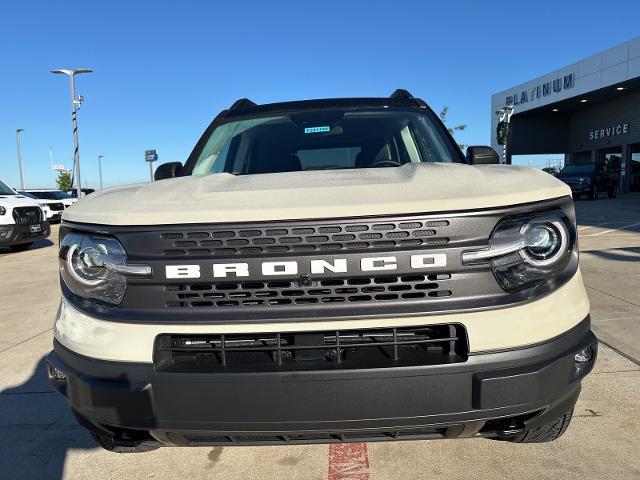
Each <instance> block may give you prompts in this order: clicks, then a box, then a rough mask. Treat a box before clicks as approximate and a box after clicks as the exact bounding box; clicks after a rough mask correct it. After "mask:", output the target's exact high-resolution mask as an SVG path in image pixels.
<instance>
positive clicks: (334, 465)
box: [328, 443, 369, 480]
mask: <svg viewBox="0 0 640 480" xmlns="http://www.w3.org/2000/svg"><path fill="white" fill-rule="evenodd" d="M328 480H369V456H368V455H367V444H366V443H332V444H330V445H329V477H328Z"/></svg>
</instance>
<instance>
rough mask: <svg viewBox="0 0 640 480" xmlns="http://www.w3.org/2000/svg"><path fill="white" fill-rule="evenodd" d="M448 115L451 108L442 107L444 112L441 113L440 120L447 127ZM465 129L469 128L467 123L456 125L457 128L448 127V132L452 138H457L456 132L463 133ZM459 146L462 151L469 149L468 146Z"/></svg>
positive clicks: (461, 144) (460, 144)
mask: <svg viewBox="0 0 640 480" xmlns="http://www.w3.org/2000/svg"><path fill="white" fill-rule="evenodd" d="M447 113H449V107H447V106H445V107H442V111H441V112H440V120H442V123H444V124H445V126H447ZM465 128H467V124H466V123H463V124H460V125H456V126H455V127H449V126H447V130H449V133H450V134H451V135H452V136H455V134H456V132H462V131H463V130H464V129H465ZM458 146H459V147H460V149H461V150H464V149H465V148H467V146H466V145H465V144H463V143H459V144H458Z"/></svg>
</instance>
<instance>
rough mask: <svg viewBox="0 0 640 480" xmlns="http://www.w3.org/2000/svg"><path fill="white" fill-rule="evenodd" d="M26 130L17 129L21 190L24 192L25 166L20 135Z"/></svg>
mask: <svg viewBox="0 0 640 480" xmlns="http://www.w3.org/2000/svg"><path fill="white" fill-rule="evenodd" d="M21 132H24V128H16V146H17V148H18V170H20V189H21V190H24V165H23V164H22V148H21V147H20V133H21Z"/></svg>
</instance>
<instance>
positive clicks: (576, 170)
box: [560, 163, 596, 175]
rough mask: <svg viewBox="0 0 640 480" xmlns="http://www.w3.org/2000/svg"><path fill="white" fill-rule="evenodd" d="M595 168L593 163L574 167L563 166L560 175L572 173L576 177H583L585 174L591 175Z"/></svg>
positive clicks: (579, 164)
mask: <svg viewBox="0 0 640 480" xmlns="http://www.w3.org/2000/svg"><path fill="white" fill-rule="evenodd" d="M595 168H596V164H595V163H578V164H575V165H565V166H564V168H563V169H562V170H560V173H573V174H576V175H584V174H586V173H592V172H593V171H594V170H595Z"/></svg>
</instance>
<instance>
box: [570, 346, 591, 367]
mask: <svg viewBox="0 0 640 480" xmlns="http://www.w3.org/2000/svg"><path fill="white" fill-rule="evenodd" d="M592 359H593V349H592V348H591V347H587V348H585V349H583V350H580V351H579V352H578V353H576V354H575V357H574V361H575V362H576V363H589V362H590V361H591V360H592Z"/></svg>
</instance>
